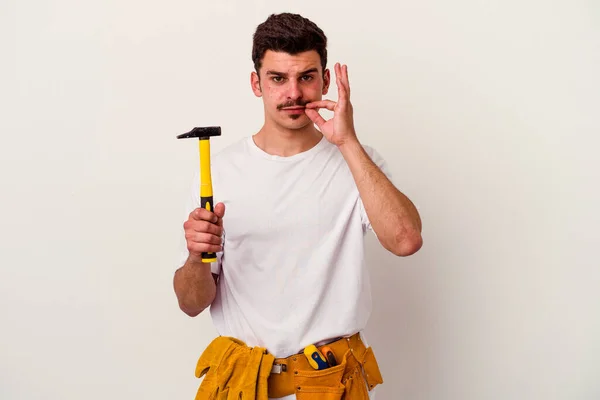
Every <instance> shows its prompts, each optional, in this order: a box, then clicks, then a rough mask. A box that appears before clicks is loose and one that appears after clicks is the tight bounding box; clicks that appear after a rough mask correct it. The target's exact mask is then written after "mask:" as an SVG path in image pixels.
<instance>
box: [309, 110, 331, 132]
mask: <svg viewBox="0 0 600 400" xmlns="http://www.w3.org/2000/svg"><path fill="white" fill-rule="evenodd" d="M304 113H305V114H306V116H307V117H308V118H310V120H311V121H312V122H313V123H314V124H316V125H317V126H318V127H319V129H320V128H321V127H322V126H323V124H324V123H325V122H327V121H325V119H324V118H323V117H322V116H321V114H319V112H318V111H317V110H311V109H308V108H307V109H306V110H304Z"/></svg>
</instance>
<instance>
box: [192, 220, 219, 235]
mask: <svg viewBox="0 0 600 400" xmlns="http://www.w3.org/2000/svg"><path fill="white" fill-rule="evenodd" d="M183 227H184V229H185V232H186V234H187V232H188V231H190V232H200V233H211V234H213V235H217V236H222V235H223V228H222V227H221V226H219V225H217V224H213V223H212V222H208V221H196V220H188V221H186V222H185V223H184V224H183Z"/></svg>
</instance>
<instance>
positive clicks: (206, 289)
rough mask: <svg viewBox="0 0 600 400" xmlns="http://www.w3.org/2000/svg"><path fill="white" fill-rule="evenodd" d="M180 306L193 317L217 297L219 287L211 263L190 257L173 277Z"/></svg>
mask: <svg viewBox="0 0 600 400" xmlns="http://www.w3.org/2000/svg"><path fill="white" fill-rule="evenodd" d="M173 286H174V288H175V294H176V295H177V300H178V301H179V307H180V308H181V310H182V311H183V312H185V313H186V314H188V315H189V316H191V317H195V316H196V315H198V314H200V313H201V312H202V311H203V310H204V309H205V308H207V307H208V306H209V305H210V304H211V303H212V302H213V300H214V299H215V295H216V292H217V287H216V284H215V279H214V278H213V275H212V273H211V270H210V264H205V263H202V262H199V261H195V260H193V259H190V258H188V260H187V261H186V263H185V264H184V265H183V267H181V268H179V269H178V270H177V271H176V272H175V277H174V278H173Z"/></svg>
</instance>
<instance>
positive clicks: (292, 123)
mask: <svg viewBox="0 0 600 400" xmlns="http://www.w3.org/2000/svg"><path fill="white" fill-rule="evenodd" d="M311 123H312V121H311V120H310V119H309V118H308V117H307V116H306V115H292V116H290V117H289V119H288V120H287V121H284V122H283V123H282V125H283V126H285V127H286V128H288V129H302V128H305V127H306V126H308V125H310V124H311Z"/></svg>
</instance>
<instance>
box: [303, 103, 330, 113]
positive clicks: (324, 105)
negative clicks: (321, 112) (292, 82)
mask: <svg viewBox="0 0 600 400" xmlns="http://www.w3.org/2000/svg"><path fill="white" fill-rule="evenodd" d="M335 105H336V102H335V101H333V100H318V101H313V102H311V103H308V104H307V105H306V108H307V109H309V108H326V109H328V110H329V111H334V110H335ZM304 111H305V112H306V111H307V110H304Z"/></svg>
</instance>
